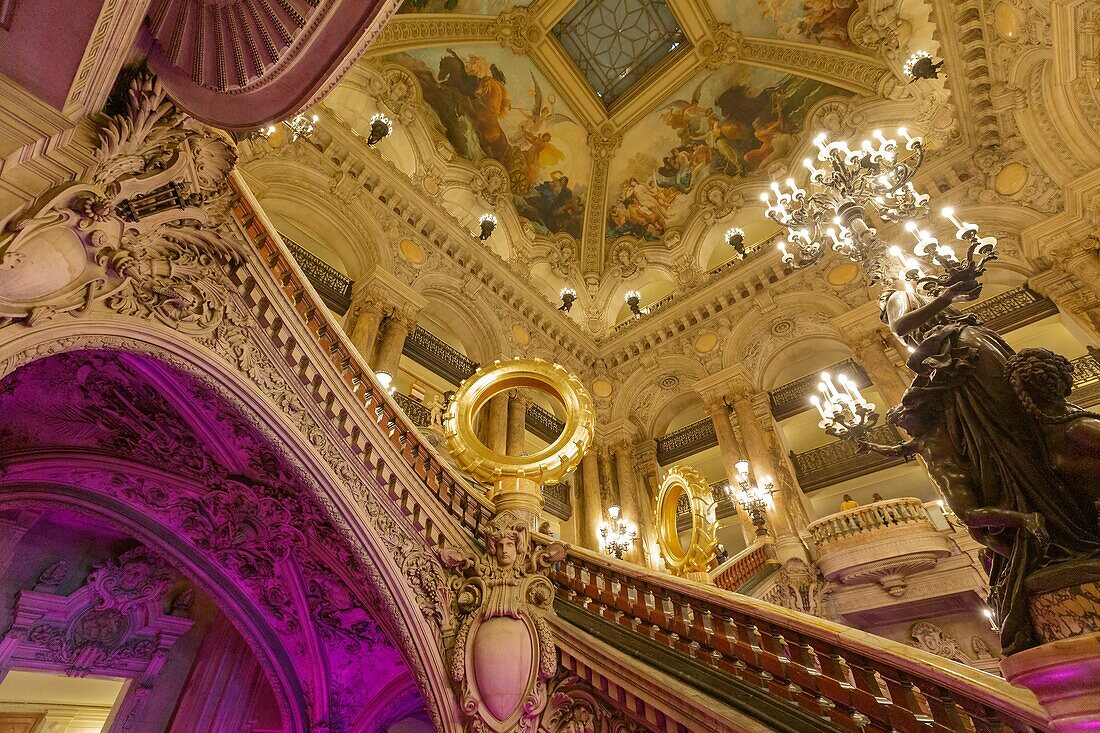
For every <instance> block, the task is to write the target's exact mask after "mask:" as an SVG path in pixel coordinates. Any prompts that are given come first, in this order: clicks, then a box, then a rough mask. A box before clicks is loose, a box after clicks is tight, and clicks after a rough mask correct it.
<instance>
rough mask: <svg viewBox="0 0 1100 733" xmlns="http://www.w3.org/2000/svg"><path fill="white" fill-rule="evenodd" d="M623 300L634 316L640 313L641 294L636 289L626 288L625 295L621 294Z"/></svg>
mask: <svg viewBox="0 0 1100 733" xmlns="http://www.w3.org/2000/svg"><path fill="white" fill-rule="evenodd" d="M623 300H625V301H626V304H627V306H629V308H630V312H631V313H633V314H634V315H636V316H640V315H642V308H641V304H642V294H641V293H639V292H638V291H637V290H627V291H626V295H624V296H623Z"/></svg>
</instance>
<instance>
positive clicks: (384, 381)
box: [374, 372, 393, 390]
mask: <svg viewBox="0 0 1100 733" xmlns="http://www.w3.org/2000/svg"><path fill="white" fill-rule="evenodd" d="M374 376H375V378H376V379H377V380H378V383H379V384H381V385H382V389H385V390H388V389H389V388H390V383H391V382H393V375H392V374H390V373H389V372H375V373H374Z"/></svg>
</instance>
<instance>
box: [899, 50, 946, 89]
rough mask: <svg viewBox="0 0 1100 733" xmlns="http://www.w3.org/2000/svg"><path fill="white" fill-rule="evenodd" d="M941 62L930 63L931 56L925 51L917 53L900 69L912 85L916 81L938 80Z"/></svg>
mask: <svg viewBox="0 0 1100 733" xmlns="http://www.w3.org/2000/svg"><path fill="white" fill-rule="evenodd" d="M942 66H943V62H942V61H939V62H936V63H933V62H932V54H930V53H928V52H927V51H917V52H916V53H914V54H913V55H912V56H910V57H909V60H908V61H906V62H905V65H904V66H903V67H902V72H903V73H904V74H905V75H906V76H907V77H909V83H910V84H912V83H913V82H915V81H916V80H917V79H938V78H939V76H940V68H941V67H942Z"/></svg>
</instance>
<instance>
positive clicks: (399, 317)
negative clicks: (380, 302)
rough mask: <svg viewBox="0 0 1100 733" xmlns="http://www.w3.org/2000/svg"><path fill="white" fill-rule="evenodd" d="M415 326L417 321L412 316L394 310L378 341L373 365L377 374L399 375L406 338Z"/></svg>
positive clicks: (383, 326) (385, 322)
mask: <svg viewBox="0 0 1100 733" xmlns="http://www.w3.org/2000/svg"><path fill="white" fill-rule="evenodd" d="M415 327H416V323H415V322H414V321H413V319H412V318H410V317H409V316H407V315H404V314H402V313H399V312H394V313H393V314H392V315H390V316H389V317H388V318H387V319H386V320H385V321H384V322H383V323H382V339H381V341H379V343H378V351H377V355H376V357H375V360H374V365H373V368H374V371H375V373H376V374H377V373H379V372H385V373H386V374H389V375H390V377H396V376H397V368H398V366H399V365H400V363H401V350H402V349H404V348H405V339H406V338H407V337H408V335H409V334H410V333H412V330H413V329H414V328H415Z"/></svg>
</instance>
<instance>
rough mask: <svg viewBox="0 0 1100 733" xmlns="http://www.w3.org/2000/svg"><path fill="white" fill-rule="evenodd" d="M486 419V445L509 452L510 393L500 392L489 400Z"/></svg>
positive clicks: (491, 448) (499, 451) (502, 451)
mask: <svg viewBox="0 0 1100 733" xmlns="http://www.w3.org/2000/svg"><path fill="white" fill-rule="evenodd" d="M487 409H488V415H487V417H486V421H485V435H486V441H485V445H486V447H487V448H489V450H492V451H496V452H497V453H501V454H503V455H507V454H508V395H506V394H498V395H497V396H496V397H493V398H492V399H490V400H489V405H488V408H487Z"/></svg>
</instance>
